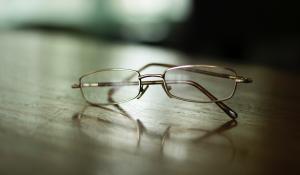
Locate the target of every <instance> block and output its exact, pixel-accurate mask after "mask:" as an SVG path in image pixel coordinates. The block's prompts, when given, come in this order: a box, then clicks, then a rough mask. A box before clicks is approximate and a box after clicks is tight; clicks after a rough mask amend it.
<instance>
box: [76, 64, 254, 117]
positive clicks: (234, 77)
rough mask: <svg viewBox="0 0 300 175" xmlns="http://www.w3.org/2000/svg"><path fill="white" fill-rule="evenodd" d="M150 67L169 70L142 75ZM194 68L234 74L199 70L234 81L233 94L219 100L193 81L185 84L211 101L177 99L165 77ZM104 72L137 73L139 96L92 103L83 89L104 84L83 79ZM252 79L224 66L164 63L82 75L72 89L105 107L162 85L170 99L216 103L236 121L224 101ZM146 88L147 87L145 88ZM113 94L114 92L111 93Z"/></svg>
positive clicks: (137, 97) (141, 94)
mask: <svg viewBox="0 0 300 175" xmlns="http://www.w3.org/2000/svg"><path fill="white" fill-rule="evenodd" d="M150 66H161V67H169V68H168V69H166V70H165V71H164V72H163V74H143V75H142V74H141V73H140V72H141V71H142V70H144V69H146V68H148V67H150ZM193 67H204V68H219V69H224V70H228V71H230V72H231V73H232V75H230V74H221V73H216V72H211V71H204V70H197V72H198V73H202V74H209V75H212V76H217V77H223V78H228V79H232V80H234V81H235V83H234V86H233V90H232V92H231V94H230V95H229V96H228V97H226V98H223V99H217V98H216V97H215V96H214V95H213V94H211V93H210V92H209V91H208V90H206V89H205V88H204V87H202V86H201V85H199V84H198V83H195V82H193V81H191V82H184V83H188V84H190V85H192V86H194V87H196V88H197V89H198V90H200V91H201V92H203V93H204V94H205V95H206V96H208V97H209V98H210V101H197V100H190V99H185V98H181V97H177V96H175V95H173V94H172V93H171V92H170V91H169V90H168V83H167V82H166V79H165V76H166V74H167V72H168V71H171V70H176V69H183V68H193ZM104 71H132V72H135V73H136V74H135V75H138V81H137V83H138V84H134V85H138V86H139V91H138V93H137V95H136V96H135V97H133V98H130V99H128V100H124V101H120V102H114V101H113V100H111V102H110V103H93V102H91V101H89V100H88V99H87V98H86V97H85V95H84V92H83V89H82V88H83V87H84V86H87V87H99V86H104V85H103V84H102V85H101V84H100V83H92V84H85V83H82V79H83V78H84V77H87V76H89V75H92V74H95V73H98V72H104ZM148 77H156V78H161V79H162V80H154V81H142V79H144V78H148ZM131 78H133V76H130V77H128V78H127V79H128V80H129V79H131ZM251 82H252V79H250V78H246V77H243V76H239V75H237V73H236V71H235V70H233V69H231V68H227V67H222V66H214V65H183V66H175V65H170V64H162V63H151V64H147V65H145V66H143V67H142V68H141V69H139V70H133V69H123V68H118V69H116V68H113V69H101V70H97V71H93V72H90V73H87V74H84V75H82V76H81V77H80V78H79V84H74V85H72V88H80V92H81V95H82V97H83V98H84V99H85V101H86V102H87V103H89V104H91V105H95V106H104V105H116V104H121V103H125V102H128V101H131V100H133V99H139V98H141V97H142V96H143V94H144V93H145V92H146V90H147V89H148V87H149V85H161V86H162V88H163V89H164V91H165V93H166V94H167V95H168V97H170V98H174V99H178V100H182V101H186V102H193V103H215V104H217V105H218V106H219V107H220V108H221V109H222V110H223V111H224V112H225V113H226V114H227V115H228V116H229V117H230V118H232V119H235V118H237V117H238V114H237V113H236V112H235V111H234V110H232V109H231V108H230V107H228V106H227V105H226V104H225V103H223V101H226V100H229V99H231V98H232V97H233V96H234V94H235V92H236V89H237V85H238V83H251ZM175 83H182V82H175ZM104 84H105V85H108V86H109V84H110V83H109V82H108V83H104ZM144 86H145V87H144ZM111 93H112V92H111Z"/></svg>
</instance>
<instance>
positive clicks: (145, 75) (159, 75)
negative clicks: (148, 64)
mask: <svg viewBox="0 0 300 175" xmlns="http://www.w3.org/2000/svg"><path fill="white" fill-rule="evenodd" d="M163 76H164V75H163V74H144V75H140V77H139V79H140V80H142V79H143V78H150V77H156V78H163Z"/></svg>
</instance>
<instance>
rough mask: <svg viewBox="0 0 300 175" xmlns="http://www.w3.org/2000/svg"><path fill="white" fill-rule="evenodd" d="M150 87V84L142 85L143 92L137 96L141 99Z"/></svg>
mask: <svg viewBox="0 0 300 175" xmlns="http://www.w3.org/2000/svg"><path fill="white" fill-rule="evenodd" d="M148 88H149V85H146V86H145V85H143V86H142V91H141V93H140V95H139V96H138V97H137V99H140V98H141V97H142V96H143V95H144V93H145V92H146V90H147V89H148Z"/></svg>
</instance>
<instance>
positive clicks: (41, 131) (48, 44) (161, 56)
mask: <svg viewBox="0 0 300 175" xmlns="http://www.w3.org/2000/svg"><path fill="white" fill-rule="evenodd" d="M195 57H196V58H197V59H190V58H189V57H188V56H186V55H183V54H181V53H178V52H176V51H174V50H167V49H162V48H156V47H148V46H141V45H133V44H124V43H116V42H109V41H101V40H97V39H94V38H91V37H83V36H77V35H75V34H65V33H58V32H56V33H47V32H39V31H2V32H0V82H1V83H0V174H1V175H6V174H10V175H11V174H74V175H75V174H139V175H140V174H299V172H300V167H299V165H300V115H299V107H300V105H299V99H300V94H299V89H300V83H299V82H300V78H299V77H300V76H299V74H296V73H288V72H286V71H283V70H276V69H271V68H267V67H264V66H258V65H249V64H247V65H246V64H234V63H226V62H225V63H224V62H218V61H216V60H210V59H208V58H205V57H201V56H198V57H197V56H195ZM151 62H160V63H171V64H177V65H182V64H217V65H222V66H229V67H233V68H235V69H236V70H237V72H238V73H239V74H241V75H245V76H249V77H251V78H253V80H254V82H253V83H252V84H241V85H239V87H238V91H237V93H236V94H235V96H234V98H233V99H231V100H229V101H226V104H228V105H229V106H230V107H232V108H233V109H235V110H236V111H237V112H238V114H239V118H238V119H237V120H236V121H232V120H230V118H228V117H227V116H226V115H225V114H224V113H223V112H222V110H220V109H219V108H218V107H217V106H216V105H215V104H194V103H187V102H182V101H178V100H175V99H170V98H168V97H167V96H166V95H165V93H164V91H163V90H162V89H161V87H160V86H158V87H151V88H150V89H149V90H148V91H147V92H146V93H145V95H144V96H143V97H142V98H141V99H138V100H133V101H131V102H129V103H125V104H121V105H119V106H107V107H103V108H99V107H93V106H88V105H87V104H86V103H85V101H84V100H83V99H82V98H81V95H80V92H79V91H78V90H73V89H71V85H72V84H73V83H74V82H77V81H78V78H79V76H81V75H82V74H84V73H86V72H89V71H92V70H97V69H101V68H114V67H117V68H118V67H119V68H132V69H138V68H140V67H141V66H143V65H145V64H147V63H151ZM147 71H148V72H149V73H157V72H159V71H162V70H161V69H149V70H147ZM159 73H160V72H159Z"/></svg>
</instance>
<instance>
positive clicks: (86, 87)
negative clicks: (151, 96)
mask: <svg viewBox="0 0 300 175" xmlns="http://www.w3.org/2000/svg"><path fill="white" fill-rule="evenodd" d="M81 85H82V87H81V89H82V93H83V95H84V97H85V98H86V100H87V101H88V102H90V103H93V104H99V105H105V104H114V103H122V102H126V101H129V100H132V99H134V98H136V97H137V96H138V94H139V90H140V83H139V73H138V72H136V71H133V70H123V69H122V70H119V69H118V70H104V71H99V72H96V73H93V74H90V75H87V76H85V77H83V78H82V79H81Z"/></svg>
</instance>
